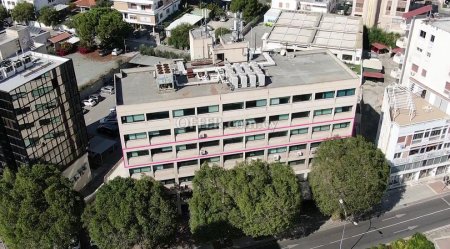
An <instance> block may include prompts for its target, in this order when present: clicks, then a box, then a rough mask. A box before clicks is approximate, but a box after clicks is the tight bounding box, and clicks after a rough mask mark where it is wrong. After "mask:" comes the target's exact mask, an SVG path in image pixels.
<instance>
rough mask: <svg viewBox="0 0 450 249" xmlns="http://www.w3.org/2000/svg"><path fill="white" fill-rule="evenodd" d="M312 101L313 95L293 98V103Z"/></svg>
mask: <svg viewBox="0 0 450 249" xmlns="http://www.w3.org/2000/svg"><path fill="white" fill-rule="evenodd" d="M311 99H312V94H310V93H309V94H301V95H294V96H293V97H292V102H303V101H309V100H311Z"/></svg>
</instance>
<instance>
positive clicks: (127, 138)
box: [124, 132, 147, 141]
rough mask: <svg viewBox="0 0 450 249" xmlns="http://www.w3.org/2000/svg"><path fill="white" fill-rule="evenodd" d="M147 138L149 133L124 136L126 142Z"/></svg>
mask: <svg viewBox="0 0 450 249" xmlns="http://www.w3.org/2000/svg"><path fill="white" fill-rule="evenodd" d="M145 138H147V133H145V132H139V133H134V134H128V135H125V136H124V139H125V141H129V140H137V139H145Z"/></svg>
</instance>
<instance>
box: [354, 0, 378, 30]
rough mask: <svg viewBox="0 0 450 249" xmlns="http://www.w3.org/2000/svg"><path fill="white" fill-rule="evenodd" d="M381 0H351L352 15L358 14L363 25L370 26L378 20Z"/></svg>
mask: <svg viewBox="0 0 450 249" xmlns="http://www.w3.org/2000/svg"><path fill="white" fill-rule="evenodd" d="M380 2H381V0H353V5H352V16H360V17H362V19H363V23H364V25H366V26H368V27H372V26H374V25H376V24H377V22H378V14H379V8H380Z"/></svg>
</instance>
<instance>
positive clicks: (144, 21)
mask: <svg viewBox="0 0 450 249" xmlns="http://www.w3.org/2000/svg"><path fill="white" fill-rule="evenodd" d="M113 2H114V4H113V8H114V9H116V10H118V11H119V12H121V13H122V15H123V20H124V21H126V22H128V23H131V24H136V25H140V26H155V25H158V24H159V23H161V22H162V21H163V20H164V19H166V18H167V17H168V16H169V15H170V14H172V13H174V12H175V11H177V10H178V8H179V5H180V0H155V1H153V0H113Z"/></svg>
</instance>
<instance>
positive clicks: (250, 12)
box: [242, 0, 262, 22]
mask: <svg viewBox="0 0 450 249" xmlns="http://www.w3.org/2000/svg"><path fill="white" fill-rule="evenodd" d="M261 8H262V6H261V4H260V3H259V2H258V0H246V3H245V7H244V10H243V11H242V17H243V18H244V20H245V21H246V22H250V21H251V20H253V19H254V18H255V17H257V16H258V15H259V13H260V12H261Z"/></svg>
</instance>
